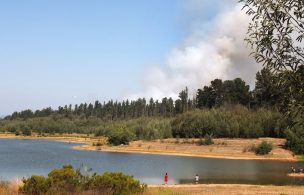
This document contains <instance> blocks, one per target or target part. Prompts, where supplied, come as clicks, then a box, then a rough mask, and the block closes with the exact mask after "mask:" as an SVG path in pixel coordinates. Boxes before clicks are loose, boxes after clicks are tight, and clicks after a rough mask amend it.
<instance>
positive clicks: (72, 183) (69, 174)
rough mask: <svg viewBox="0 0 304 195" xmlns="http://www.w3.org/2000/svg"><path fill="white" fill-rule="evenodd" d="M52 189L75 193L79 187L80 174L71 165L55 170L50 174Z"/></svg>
mask: <svg viewBox="0 0 304 195" xmlns="http://www.w3.org/2000/svg"><path fill="white" fill-rule="evenodd" d="M48 179H49V181H50V183H51V186H52V188H54V189H56V190H59V191H62V190H65V191H69V192H74V191H77V187H79V185H80V182H79V173H77V172H76V171H75V170H74V169H73V167H72V166H71V165H65V166H63V167H62V168H61V169H54V170H53V171H51V172H50V173H49V174H48Z"/></svg>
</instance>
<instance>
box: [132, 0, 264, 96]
mask: <svg viewBox="0 0 304 195" xmlns="http://www.w3.org/2000/svg"><path fill="white" fill-rule="evenodd" d="M188 2H189V3H186V4H185V10H186V12H187V13H186V15H187V14H189V12H193V13H191V14H193V15H192V16H193V17H188V18H192V19H193V21H192V22H191V21H190V23H191V25H190V26H189V29H191V30H190V32H189V36H188V37H187V38H186V39H185V40H184V42H183V43H182V44H181V45H180V46H179V47H178V48H174V49H172V51H171V52H170V53H169V55H168V56H167V58H166V62H165V64H164V65H165V66H164V65H163V66H154V67H152V68H150V69H149V70H147V72H146V74H145V76H144V82H143V85H144V89H145V90H144V91H142V92H140V93H135V94H131V95H129V96H128V98H130V99H136V98H139V97H147V98H148V97H153V98H155V99H160V98H162V97H173V98H177V97H178V93H179V91H181V90H182V89H184V88H185V87H186V86H187V87H188V88H189V91H190V92H191V93H192V95H194V94H195V91H196V90H197V89H198V88H202V87H203V86H204V85H209V83H210V81H212V80H213V79H216V78H220V79H234V78H236V77H240V78H242V79H244V80H245V81H246V82H247V83H249V84H250V86H251V87H253V86H254V82H255V74H256V72H257V71H258V70H259V69H260V68H261V67H260V65H258V64H257V63H256V62H255V61H254V60H253V59H252V57H250V56H249V53H250V48H249V47H248V48H247V47H246V43H245V42H244V38H245V35H246V32H247V27H248V24H249V22H250V18H249V17H248V16H247V15H246V14H245V13H244V11H242V10H241V8H242V7H241V5H237V3H236V2H234V1H231V0H229V1H225V0H222V1H220V2H221V4H220V6H219V7H220V8H218V9H220V10H218V14H217V15H216V16H214V17H213V19H212V20H211V22H210V20H209V22H206V19H203V18H204V17H203V16H202V15H199V14H198V13H203V11H202V10H203V8H204V7H206V6H207V7H208V5H207V4H208V1H199V0H191V1H188ZM209 2H210V1H209ZM212 2H213V1H212ZM215 2H217V1H215ZM209 4H210V3H209ZM200 8H202V9H200ZM188 16H189V15H188ZM194 16H196V17H194ZM194 18H195V19H194Z"/></svg>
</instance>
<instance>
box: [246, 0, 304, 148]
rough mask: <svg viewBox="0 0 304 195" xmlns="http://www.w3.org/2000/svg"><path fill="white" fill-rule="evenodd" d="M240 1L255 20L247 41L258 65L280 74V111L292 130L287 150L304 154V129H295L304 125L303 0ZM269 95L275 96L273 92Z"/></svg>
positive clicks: (288, 132) (290, 130)
mask: <svg viewBox="0 0 304 195" xmlns="http://www.w3.org/2000/svg"><path fill="white" fill-rule="evenodd" d="M240 2H242V3H243V4H244V9H245V10H246V13H247V14H248V15H249V16H251V17H252V22H251V23H250V24H249V27H248V33H247V34H248V37H247V38H246V41H247V43H249V44H250V45H251V47H252V49H253V52H252V55H253V57H254V58H255V60H256V61H257V62H258V63H262V64H263V65H264V66H266V67H267V69H269V70H270V71H272V72H276V73H277V79H276V80H277V81H276V83H277V84H278V85H279V89H280V93H279V94H280V99H281V101H280V104H281V105H280V109H281V111H282V113H284V114H285V116H286V118H287V119H288V120H289V124H288V125H289V126H290V127H291V128H290V129H289V130H288V131H287V132H286V137H287V140H288V141H287V147H288V148H290V149H291V150H293V151H294V152H295V153H303V150H304V149H303V142H302V140H303V131H304V128H302V129H301V130H299V129H298V127H294V126H295V125H302V127H303V126H304V120H303V118H304V47H303V43H302V41H303V38H304V24H303V19H304V15H303V13H304V1H299V0H277V1H273V0H240ZM269 92H271V93H273V92H272V91H271V90H269ZM265 94H267V93H264V95H265ZM275 94H277V93H275ZM270 95H274V94H270ZM272 99H273V100H274V98H272Z"/></svg>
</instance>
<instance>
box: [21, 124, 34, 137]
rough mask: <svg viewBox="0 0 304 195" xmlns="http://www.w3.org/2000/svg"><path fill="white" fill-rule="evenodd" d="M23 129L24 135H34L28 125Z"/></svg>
mask: <svg viewBox="0 0 304 195" xmlns="http://www.w3.org/2000/svg"><path fill="white" fill-rule="evenodd" d="M21 131H22V135H24V136H31V135H32V131H31V130H30V128H29V127H27V126H25V127H23V128H22V130H21Z"/></svg>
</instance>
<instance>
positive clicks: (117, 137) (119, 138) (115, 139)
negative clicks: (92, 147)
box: [108, 129, 134, 146]
mask: <svg viewBox="0 0 304 195" xmlns="http://www.w3.org/2000/svg"><path fill="white" fill-rule="evenodd" d="M133 139H134V135H133V134H132V133H131V132H129V131H128V130H125V129H122V130H116V131H113V132H112V133H111V134H110V135H109V137H108V143H109V144H112V145H115V146H117V145H121V144H124V145H128V144H129V142H130V141H132V140H133Z"/></svg>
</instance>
